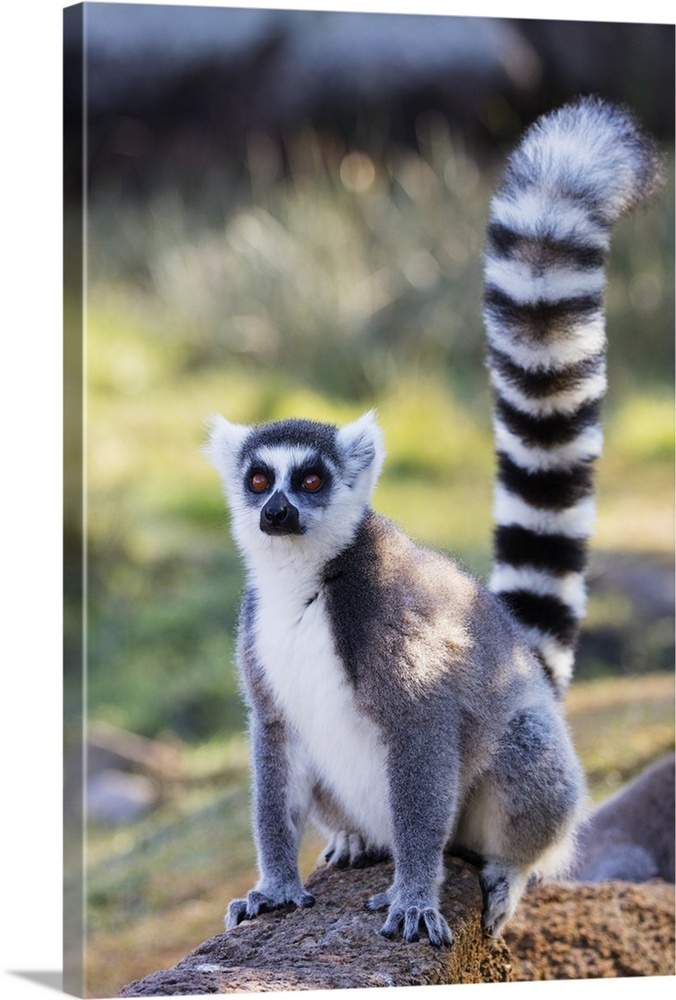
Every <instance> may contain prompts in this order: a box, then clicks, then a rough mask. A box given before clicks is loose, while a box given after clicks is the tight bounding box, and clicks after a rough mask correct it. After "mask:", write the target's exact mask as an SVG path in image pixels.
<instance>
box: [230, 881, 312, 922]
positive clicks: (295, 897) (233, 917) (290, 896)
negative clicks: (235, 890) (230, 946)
mask: <svg viewBox="0 0 676 1000" xmlns="http://www.w3.org/2000/svg"><path fill="white" fill-rule="evenodd" d="M289 903H293V904H294V905H295V906H298V907H307V906H314V905H315V898H314V896H313V895H311V893H309V892H307V891H306V890H305V889H304V888H303V887H302V885H297V886H296V885H294V886H289V887H288V888H286V889H280V890H279V891H275V892H271V891H268V892H261V891H260V890H258V889H252V890H251V892H249V893H247V897H246V899H233V900H232V901H231V902H230V904H229V905H228V909H227V912H226V914H225V918H224V923H225V929H226V931H231V930H232V929H233V928H234V927H237V925H238V924H241V923H242V921H243V920H254V919H255V918H256V917H257V916H258V915H259V914H260V913H267V912H269V911H270V910H277V909H279V908H280V907H281V906H286V905H288V904H289Z"/></svg>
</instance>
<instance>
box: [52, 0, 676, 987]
mask: <svg viewBox="0 0 676 1000" xmlns="http://www.w3.org/2000/svg"><path fill="white" fill-rule="evenodd" d="M82 23H83V36H82V37H83V41H84V58H83V54H82V52H80V51H79V43H78V39H77V32H76V33H75V36H71V34H70V33H67V35H66V52H65V57H66V58H65V145H66V184H65V212H66V217H65V223H66V233H67V234H68V232H69V225H70V226H72V232H73V234H74V238H73V240H72V241H71V242H70V243H69V242H68V240H67V242H66V254H67V261H68V260H69V262H70V264H71V265H72V266H73V267H75V268H77V266H78V265H79V262H80V259H79V255H80V247H79V243H78V242H77V240H76V239H75V234H76V233H77V221H78V218H79V213H80V210H81V201H80V194H81V177H80V166H81V165H80V160H79V150H80V143H79V140H78V134H79V130H80V119H79V107H80V99H81V93H82V80H83V72H84V74H85V78H86V90H85V94H86V135H87V142H86V163H85V171H86V186H87V201H86V213H85V228H86V249H85V256H84V260H83V263H84V264H85V265H86V276H87V286H86V299H85V305H84V317H83V318H84V320H85V331H86V337H85V352H84V377H85V383H86V409H85V414H84V416H85V427H86V432H85V447H86V450H85V459H86V461H85V468H86V482H85V486H86V544H87V572H88V580H87V593H86V611H87V668H88V675H87V699H88V718H89V730H88V737H89V757H88V764H89V767H88V789H87V791H88V803H89V824H88V828H87V865H88V886H87V888H88V904H87V905H88V928H87V935H88V937H87V961H88V975H87V991H88V995H90V996H108V995H114V994H115V992H116V991H117V990H118V989H119V987H120V986H121V985H122V984H123V983H125V982H127V981H129V980H130V979H133V978H137V977H139V976H141V975H143V974H145V973H148V972H150V971H152V970H154V969H156V968H159V967H163V966H166V965H170V964H173V963H174V962H175V961H176V960H177V959H178V958H180V957H181V956H182V955H183V954H185V953H186V952H187V951H188V950H190V948H192V947H193V946H195V945H197V944H198V943H199V942H200V941H202V940H203V939H204V938H206V937H209V936H211V935H213V934H216V933H219V932H220V930H221V918H222V913H223V911H224V908H225V905H226V904H227V902H228V900H229V899H230V898H231V897H232V896H233V895H235V894H241V893H242V892H244V891H246V890H247V889H248V888H250V885H251V884H252V880H253V877H254V876H253V865H254V855H253V847H252V843H251V835H250V830H249V815H248V808H249V807H248V778H247V748H246V739H245V736H244V729H245V719H244V714H243V711H242V707H241V703H240V700H239V696H238V693H237V681H236V675H235V670H234V666H233V638H234V629H235V623H236V616H237V607H238V600H239V595H240V593H241V588H242V573H241V568H240V565H239V561H238V558H237V555H236V552H235V551H234V548H233V545H232V542H231V540H230V537H229V532H228V519H227V511H226V510H225V506H224V503H223V500H222V497H221V493H220V487H219V483H218V480H217V477H216V473H215V472H214V471H213V470H212V469H211V468H210V467H209V466H208V464H207V463H206V460H205V459H204V458H203V456H202V454H201V451H200V448H201V445H202V442H203V440H204V431H205V423H206V420H207V419H208V417H209V415H210V414H211V413H213V412H215V411H218V412H222V413H224V414H225V415H227V416H228V417H229V418H230V419H232V420H236V421H243V422H250V421H259V420H268V419H272V418H277V417H283V416H289V415H299V416H305V417H310V418H315V419H326V420H331V421H335V422H340V421H343V420H347V419H351V418H353V417H356V416H357V415H358V414H359V413H361V412H362V411H363V410H365V409H368V408H370V407H372V406H377V407H378V410H379V414H380V420H381V423H382V426H383V429H384V433H385V439H386V447H387V452H388V459H387V461H386V465H385V471H384V473H383V477H382V480H381V482H380V484H379V486H378V489H377V493H376V497H375V505H376V507H377V508H378V509H379V510H381V511H382V512H383V513H385V514H387V515H389V516H391V517H392V518H394V519H395V520H396V521H398V522H399V523H400V524H401V525H402V526H403V527H404V528H405V529H406V530H408V531H409V532H410V533H411V534H412V535H413V536H415V537H416V538H417V539H419V540H420V541H422V542H426V543H429V544H431V545H433V546H435V547H437V548H442V549H445V550H448V551H451V552H453V553H454V554H455V555H456V556H458V557H459V559H460V560H461V561H462V562H463V563H464V565H465V566H467V567H468V568H469V569H470V570H472V571H474V572H476V573H478V574H479V575H481V576H485V575H486V574H487V571H488V568H489V564H490V536H491V516H490V507H491V493H492V475H493V472H492V470H493V457H492V442H491V429H490V397H489V393H488V389H487V378H486V373H485V369H484V361H483V354H484V341H483V331H482V322H481V287H482V263H481V251H482V241H483V231H484V226H485V222H486V218H487V212H488V202H489V198H490V195H491V191H492V189H493V187H494V186H495V183H496V181H497V179H498V178H499V175H500V171H501V167H502V164H503V162H504V157H505V155H506V153H507V151H508V150H509V149H510V148H511V146H512V145H513V144H514V143H515V141H516V140H517V138H518V136H519V134H520V133H521V131H522V130H523V128H524V127H526V126H527V125H528V124H529V123H530V122H531V121H532V120H533V119H534V118H535V117H536V116H537V115H538V114H540V113H541V112H543V111H546V110H548V109H550V108H552V107H554V106H556V105H559V104H561V103H563V102H565V101H566V100H568V99H570V98H572V97H574V96H575V95H577V94H579V93H590V92H594V93H599V94H601V95H603V96H605V97H608V98H612V99H616V100H619V101H621V102H624V103H626V104H628V105H630V106H631V107H632V108H633V109H634V110H635V111H636V113H637V115H638V116H639V118H640V119H641V120H642V121H643V123H644V125H645V126H646V127H647V128H648V129H650V130H651V131H652V132H653V133H654V134H655V135H656V136H657V138H658V139H659V141H660V143H661V144H662V146H663V147H664V149H665V150H666V152H667V154H668V162H669V174H670V178H669V183H668V185H667V188H666V190H665V192H664V194H663V195H662V197H661V198H660V200H659V201H658V202H657V203H656V204H654V205H652V206H650V207H649V208H647V209H645V210H643V211H640V212H639V213H637V214H636V215H634V216H633V217H631V218H629V219H627V220H624V221H623V222H622V223H621V224H620V225H619V226H618V227H617V230H616V234H615V241H614V245H613V252H612V257H611V263H610V270H609V284H608V293H607V308H608V330H609V342H610V347H609V352H610V356H609V369H610V392H609V397H608V401H607V406H606V411H605V429H606V451H605V455H604V458H603V460H602V462H601V465H600V469H599V503H598V530H597V534H596V537H595V541H594V550H593V561H592V571H591V581H590V583H591V598H590V605H589V614H588V618H587V622H586V628H585V632H584V636H583V639H582V643H581V648H580V655H579V662H578V667H577V675H576V678H577V679H576V681H575V684H574V685H573V688H572V690H571V693H570V696H569V700H568V708H569V715H570V720H571V725H572V727H573V730H574V733H575V737H576V740H577V744H578V747H579V750H580V753H581V755H582V758H583V762H584V764H585V766H586V768H587V771H588V774H589V778H590V787H591V791H592V795H593V797H594V798H597V799H598V798H602V797H604V796H605V795H607V794H608V793H609V792H611V791H612V790H613V789H614V788H616V787H618V785H619V784H620V783H622V782H623V781H625V780H626V779H627V778H629V777H631V776H632V775H633V774H634V773H636V772H638V771H639V770H640V769H641V768H642V767H643V766H644V765H645V764H646V763H648V762H649V761H650V760H651V759H652V758H653V757H654V756H657V755H659V754H660V753H661V752H664V751H666V750H667V749H670V748H673V745H674V721H673V661H674V642H673V634H674V616H673V608H674V575H673V557H674V533H673V510H674V504H673V499H674V498H673V472H674V469H673V456H674V422H673V416H674V414H673V408H674V407H673V403H674V396H673V365H674V357H673V349H674V226H673V222H674V205H673V190H674V188H673V144H674V134H673V131H674V100H673V97H674V29H673V26H671V27H670V26H664V25H650V24H611V23H588V22H585V23H582V22H562V21H559V22H556V21H537V20H527V21H526V20H524V21H521V20H498V19H492V18H467V17H435V16H414V15H394V14H356V13H355V14H349V13H327V12H308V11H282V10H264V9H260V10H251V9H249V10H244V9H239V10H238V9H228V8H225V7H223V8H198V7H174V6H161V5H160V6H155V5H153V6H144V5H138V6H136V5H128V4H124V5H116V4H106V3H100V4H99V3H95V4H94V3H89V4H85V6H84V20H83V22H82ZM73 38H74V40H73ZM68 255H71V256H70V258H68ZM79 308H80V306H79V302H78V301H76V300H75V298H73V300H72V301H70V300H69V299H68V297H67V301H66V310H67V312H68V310H69V309H70V310H71V311H72V315H75V316H76V315H77V313H78V309H79ZM77 368H78V359H77V358H76V357H71V373H72V374H73V373H74V374H77ZM76 384H77V379H76V380H75V388H74V389H73V390H72V391H76ZM73 470H75V471H77V463H76V462H75V463H74V464H72V465H71V471H73ZM79 530H80V526H79V523H77V518H73V520H72V522H70V523H67V524H66V539H67V546H66V563H67V565H66V571H67V574H68V572H69V569H70V571H71V580H72V581H76V580H77V575H78V562H77V561H78V544H77V539H78V534H79ZM69 560H70V562H69ZM69 595H70V597H69V598H68V601H67V606H66V612H67V613H66V664H67V674H66V723H67V725H68V724H69V721H70V722H76V721H77V713H78V710H79V702H78V691H79V681H78V662H79V661H78V656H79V643H80V637H79V621H80V619H79V615H78V606H77V596H78V595H77V588H76V587H75V589H72V588H71V590H70V591H69ZM74 780H75V782H77V778H75V779H74ZM73 794H75V795H76V794H77V793H76V791H74V792H73ZM320 846H321V845H320V843H319V842H318V841H317V840H316V839H315V838H313V837H312V836H310V837H308V839H307V843H306V844H305V847H304V852H303V865H304V871H306V872H307V871H308V870H310V869H311V868H312V867H313V866H314V860H315V858H316V855H317V853H318V852H319V849H320Z"/></svg>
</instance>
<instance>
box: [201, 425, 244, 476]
mask: <svg viewBox="0 0 676 1000" xmlns="http://www.w3.org/2000/svg"><path fill="white" fill-rule="evenodd" d="M208 428H209V431H208V437H207V441H206V443H205V445H204V447H203V448H202V451H203V452H204V454H205V455H206V457H207V458H208V459H209V461H210V462H211V464H212V465H213V466H214V468H215V469H216V471H217V472H218V473H219V474H220V476H221V478H222V479H223V481H224V482H227V481H229V480H230V478H231V476H232V474H233V471H234V465H235V462H236V460H237V456H238V455H239V451H240V448H241V447H242V445H243V444H244V441H245V439H246V437H247V436H248V434H249V432H250V430H251V428H250V427H247V426H246V425H245V424H233V423H231V422H230V421H229V420H226V419H225V417H222V416H221V415H220V414H219V413H216V414H214V416H213V417H211V419H210V420H209V423H208Z"/></svg>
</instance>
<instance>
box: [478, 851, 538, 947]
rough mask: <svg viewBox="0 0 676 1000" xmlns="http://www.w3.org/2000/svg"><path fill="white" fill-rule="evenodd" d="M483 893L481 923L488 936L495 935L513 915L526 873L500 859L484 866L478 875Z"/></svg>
mask: <svg viewBox="0 0 676 1000" xmlns="http://www.w3.org/2000/svg"><path fill="white" fill-rule="evenodd" d="M480 881H481V889H482V891H483V895H484V908H483V913H482V916H481V925H482V927H483V930H484V933H485V934H486V935H488V937H497V936H498V935H499V934H500V933H501V931H502V929H503V928H504V926H505V924H506V923H507V921H508V920H509V919H510V917H511V916H512V915H513V913H514V911H515V910H516V907H517V905H518V903H519V900H520V899H521V895H522V893H523V890H524V888H525V887H526V884H527V882H528V873H524V872H522V871H521V870H520V869H518V868H515V867H513V866H512V865H508V864H505V863H503V862H500V861H491V862H489V863H488V864H486V865H485V866H484V869H483V871H482V872H481V876H480Z"/></svg>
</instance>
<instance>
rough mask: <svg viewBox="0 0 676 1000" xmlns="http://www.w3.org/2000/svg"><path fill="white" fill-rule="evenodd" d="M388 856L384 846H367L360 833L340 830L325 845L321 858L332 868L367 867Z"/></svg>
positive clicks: (384, 859)
mask: <svg viewBox="0 0 676 1000" xmlns="http://www.w3.org/2000/svg"><path fill="white" fill-rule="evenodd" d="M389 857H390V853H389V851H387V850H385V849H384V848H379V847H369V846H367V844H366V842H365V841H364V838H363V837H362V835H361V834H360V833H354V832H348V831H347V830H340V831H338V833H335V834H334V835H333V837H332V838H331V840H330V841H329V843H328V844H327V845H326V847H325V849H324V851H323V852H322V855H321V860H323V861H324V862H325V863H326V864H327V865H331V866H332V867H334V868H369V867H370V866H371V865H375V864H378V863H379V862H380V861H387V860H388V859H389Z"/></svg>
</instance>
